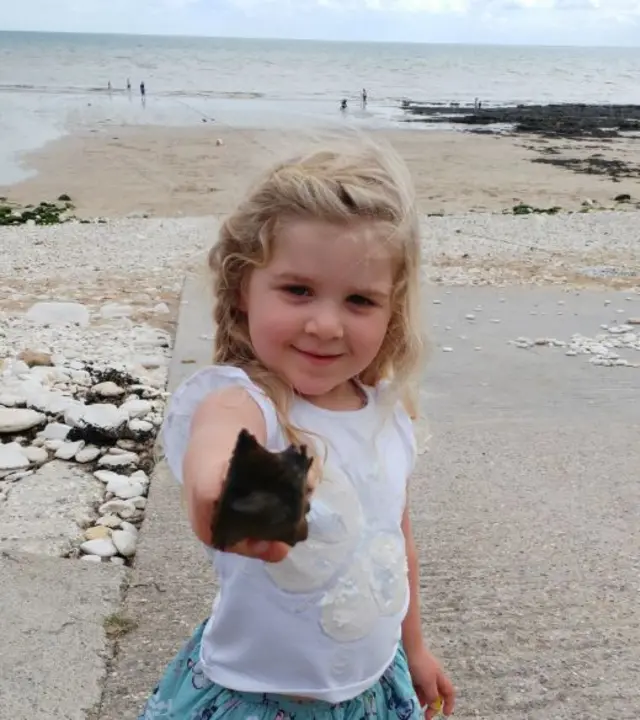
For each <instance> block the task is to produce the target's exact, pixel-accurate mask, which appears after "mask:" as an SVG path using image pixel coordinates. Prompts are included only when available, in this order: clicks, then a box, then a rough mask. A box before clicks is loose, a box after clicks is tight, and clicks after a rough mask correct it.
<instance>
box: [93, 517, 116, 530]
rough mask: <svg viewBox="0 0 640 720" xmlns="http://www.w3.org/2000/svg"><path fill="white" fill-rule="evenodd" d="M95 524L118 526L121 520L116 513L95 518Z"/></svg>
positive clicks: (110, 526) (108, 526)
mask: <svg viewBox="0 0 640 720" xmlns="http://www.w3.org/2000/svg"><path fill="white" fill-rule="evenodd" d="M96 524H97V525H103V526H104V527H107V528H112V529H114V528H119V527H120V525H121V524H122V520H120V518H119V517H118V516H117V515H103V516H102V517H99V518H98V519H97V520H96Z"/></svg>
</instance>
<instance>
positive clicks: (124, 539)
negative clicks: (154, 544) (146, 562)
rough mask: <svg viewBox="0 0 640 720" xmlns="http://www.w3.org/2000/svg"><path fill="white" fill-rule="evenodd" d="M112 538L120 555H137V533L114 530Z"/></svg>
mask: <svg viewBox="0 0 640 720" xmlns="http://www.w3.org/2000/svg"><path fill="white" fill-rule="evenodd" d="M111 539H112V541H113V544H114V545H115V546H116V550H117V551H118V552H119V553H120V555H122V556H123V557H131V556H132V555H135V552H136V544H137V541H138V538H137V537H136V535H134V534H133V533H131V532H128V531H126V530H114V531H113V535H112V536H111Z"/></svg>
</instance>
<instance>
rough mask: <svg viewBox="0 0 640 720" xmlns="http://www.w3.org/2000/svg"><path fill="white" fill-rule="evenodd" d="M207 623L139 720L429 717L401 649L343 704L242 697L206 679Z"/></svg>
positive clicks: (257, 695)
mask: <svg viewBox="0 0 640 720" xmlns="http://www.w3.org/2000/svg"><path fill="white" fill-rule="evenodd" d="M205 624H206V623H203V624H202V625H200V627H199V628H198V629H197V630H196V632H195V633H194V634H193V636H192V637H191V639H190V640H189V641H188V642H187V643H186V644H185V645H184V646H183V648H182V649H181V650H180V652H179V653H178V654H177V655H176V657H175V658H174V659H173V660H172V661H171V663H170V664H169V666H168V668H167V670H166V671H165V674H164V676H163V678H162V680H161V681H160V684H159V685H158V686H157V687H156V688H155V690H154V691H153V693H152V695H151V697H150V698H149V700H148V701H147V704H146V705H145V708H144V710H143V711H142V714H141V715H140V716H139V718H138V720H370V719H372V718H375V719H376V720H418V719H419V718H423V717H424V714H423V713H422V712H421V711H420V703H419V702H418V698H417V697H416V694H415V691H414V689H413V686H412V684H411V677H410V675H409V668H408V666H407V658H406V655H405V653H404V650H403V649H402V648H399V650H398V652H397V654H396V657H395V659H394V661H393V662H392V663H391V665H390V666H389V667H388V668H387V670H386V671H385V673H384V674H383V676H382V677H381V678H380V680H379V681H378V682H377V683H376V684H375V685H374V686H373V687H372V688H369V690H366V691H365V692H363V693H362V694H361V695H358V696H357V697H355V698H353V699H352V700H345V701H344V702H341V703H337V704H330V703H326V702H322V701H317V702H314V701H308V700H307V701H296V700H294V699H292V698H287V697H284V696H282V695H270V694H266V693H247V692H236V691H235V690H229V689H227V688H224V687H221V686H220V685H216V683H213V682H211V681H210V680H209V679H207V678H206V677H205V676H204V673H203V671H202V667H201V665H200V643H201V640H202V633H203V631H204V626H205Z"/></svg>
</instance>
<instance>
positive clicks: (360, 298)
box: [347, 295, 375, 307]
mask: <svg viewBox="0 0 640 720" xmlns="http://www.w3.org/2000/svg"><path fill="white" fill-rule="evenodd" d="M347 300H348V301H349V302H350V303H351V304H352V305H360V306H361V307H373V306H374V305H375V303H374V302H373V300H370V299H369V298H368V297H365V296H364V295H349V297H348V298H347Z"/></svg>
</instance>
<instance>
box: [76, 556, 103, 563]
mask: <svg viewBox="0 0 640 720" xmlns="http://www.w3.org/2000/svg"><path fill="white" fill-rule="evenodd" d="M80 560H82V561H84V562H89V563H101V562H102V558H101V557H100V556H99V555H81V556H80Z"/></svg>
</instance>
